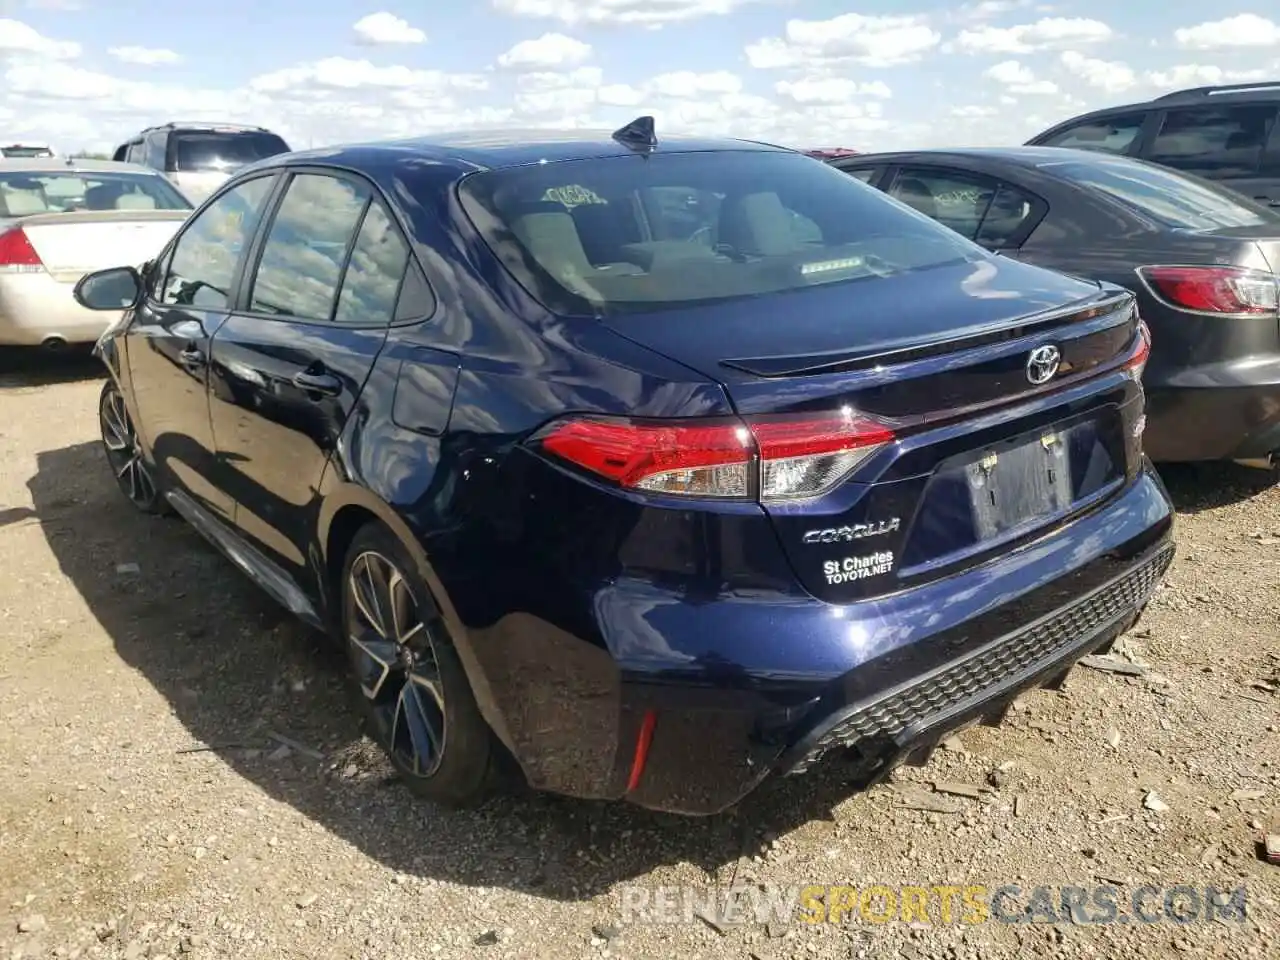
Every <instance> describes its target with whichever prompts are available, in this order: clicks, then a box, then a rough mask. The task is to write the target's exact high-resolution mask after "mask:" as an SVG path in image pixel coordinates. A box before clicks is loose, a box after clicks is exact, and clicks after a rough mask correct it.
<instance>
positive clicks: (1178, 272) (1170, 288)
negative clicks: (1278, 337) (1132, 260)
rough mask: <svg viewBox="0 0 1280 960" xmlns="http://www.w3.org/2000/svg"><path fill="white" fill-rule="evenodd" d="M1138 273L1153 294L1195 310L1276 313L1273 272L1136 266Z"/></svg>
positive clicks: (1277, 287) (1277, 285) (1279, 303)
mask: <svg viewBox="0 0 1280 960" xmlns="http://www.w3.org/2000/svg"><path fill="white" fill-rule="evenodd" d="M1138 276H1140V277H1141V278H1142V280H1143V282H1144V283H1145V284H1146V285H1147V288H1148V289H1149V290H1150V291H1151V292H1152V294H1153V295H1154V296H1156V297H1157V298H1159V299H1161V300H1163V301H1165V302H1166V303H1168V304H1169V305H1170V306H1173V307H1178V308H1180V309H1183V310H1194V311H1196V312H1197V313H1220V314H1230V315H1232V316H1270V317H1274V316H1276V314H1277V312H1280V281H1277V278H1276V276H1275V275H1274V274H1271V273H1267V272H1265V271H1262V270H1250V269H1247V268H1245V267H1184V266H1150V267H1139V268H1138Z"/></svg>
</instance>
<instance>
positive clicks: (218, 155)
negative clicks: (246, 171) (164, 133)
mask: <svg viewBox="0 0 1280 960" xmlns="http://www.w3.org/2000/svg"><path fill="white" fill-rule="evenodd" d="M170 150H171V151H172V153H173V161H174V162H173V169H174V170H176V171H179V172H182V171H195V170H223V169H230V168H234V167H241V166H244V165H245V164H249V163H253V162H254V161H256V160H263V159H265V158H266V157H274V156H275V155H276V154H278V153H288V152H289V147H288V146H287V145H286V144H285V142H284V140H283V139H281V138H280V137H278V136H276V135H275V134H274V133H256V132H246V133H221V132H211V133H177V134H174V135H173V138H172V142H171V145H170Z"/></svg>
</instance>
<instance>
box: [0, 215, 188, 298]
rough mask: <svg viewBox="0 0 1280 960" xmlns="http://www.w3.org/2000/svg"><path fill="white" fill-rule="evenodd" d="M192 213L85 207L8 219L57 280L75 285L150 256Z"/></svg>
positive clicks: (136, 263) (166, 241) (139, 261)
mask: <svg viewBox="0 0 1280 960" xmlns="http://www.w3.org/2000/svg"><path fill="white" fill-rule="evenodd" d="M188 216H190V211H188V210H99V211H90V210H83V211H76V212H73V213H41V214H35V215H33V216H29V217H21V218H17V219H14V220H9V221H5V223H6V225H9V226H21V227H22V230H23V232H24V233H25V234H26V235H27V239H28V240H29V241H30V242H31V246H32V247H33V248H34V249H35V251H36V253H37V254H38V255H39V257H40V260H41V261H42V262H43V263H44V266H45V269H46V270H47V271H48V272H49V273H50V275H52V276H53V278H54V279H55V280H58V281H60V282H62V283H75V282H76V281H78V280H79V279H80V278H81V277H83V276H84V275H85V274H86V273H90V272H92V271H94V270H100V269H102V268H104V267H118V266H124V265H133V266H138V265H139V264H142V263H144V262H145V261H147V260H150V259H152V258H153V257H155V255H156V254H158V253H159V252H160V250H161V248H162V247H164V245H165V244H166V243H168V241H169V238H170V237H172V236H173V234H174V233H175V232H176V231H177V229H178V227H179V226H181V225H182V223H183V221H185V220H186V219H187V217H188Z"/></svg>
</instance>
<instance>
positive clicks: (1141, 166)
mask: <svg viewBox="0 0 1280 960" xmlns="http://www.w3.org/2000/svg"><path fill="white" fill-rule="evenodd" d="M1040 166H1041V168H1042V169H1044V170H1046V171H1048V172H1049V173H1053V174H1056V175H1058V176H1060V177H1062V178H1063V179H1065V180H1068V181H1070V182H1072V183H1075V184H1079V185H1081V186H1084V187H1087V188H1090V189H1094V190H1097V191H1099V192H1101V193H1104V194H1106V195H1108V196H1110V197H1112V198H1113V199H1115V200H1118V201H1120V202H1121V203H1123V204H1125V205H1126V206H1129V207H1131V208H1133V209H1134V210H1137V211H1139V212H1140V213H1144V214H1146V215H1147V216H1149V217H1151V218H1152V219H1153V220H1155V221H1157V222H1159V223H1163V224H1166V225H1168V226H1171V227H1178V228H1182V229H1186V230H1214V229H1217V228H1219V227H1253V226H1258V225H1260V224H1264V223H1272V224H1275V225H1276V226H1277V227H1278V228H1280V217H1278V216H1276V215H1275V214H1273V213H1271V212H1270V211H1268V210H1267V209H1266V208H1264V207H1261V206H1257V205H1255V204H1253V203H1251V202H1249V201H1247V200H1245V199H1244V198H1243V197H1242V196H1240V195H1238V194H1236V193H1235V192H1234V191H1231V190H1228V189H1226V188H1225V187H1218V186H1216V185H1214V184H1209V183H1204V182H1202V181H1197V180H1195V179H1192V178H1190V177H1184V176H1182V175H1181V174H1179V173H1178V172H1177V171H1176V170H1165V169H1163V168H1161V167H1158V166H1154V165H1152V164H1149V163H1144V162H1141V161H1134V160H1102V159H1100V158H1099V159H1098V160H1097V161H1096V162H1093V163H1082V162H1080V161H1076V160H1065V161H1059V160H1055V161H1050V162H1047V163H1042V164H1040Z"/></svg>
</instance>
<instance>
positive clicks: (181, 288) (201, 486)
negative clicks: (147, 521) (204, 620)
mask: <svg viewBox="0 0 1280 960" xmlns="http://www.w3.org/2000/svg"><path fill="white" fill-rule="evenodd" d="M275 181H276V177H275V176H274V175H272V174H266V175H263V176H258V177H254V178H253V179H250V180H244V181H241V182H239V183H238V184H236V185H234V186H232V187H230V188H229V189H228V190H226V191H225V192H224V193H223V194H222V195H221V196H219V197H218V198H217V199H216V200H215V201H214V202H213V203H212V204H210V205H209V206H208V207H206V208H205V209H204V210H202V211H201V212H200V213H199V214H197V215H196V216H195V217H193V218H192V219H190V220H188V221H187V223H186V224H184V225H183V227H182V229H181V231H179V232H178V233H177V234H176V235H175V237H174V239H173V240H172V241H171V242H170V244H169V246H168V247H167V248H166V251H165V252H164V253H163V254H162V255H161V256H160V257H159V258H157V260H156V262H155V264H154V265H153V266H152V268H151V269H150V271H149V273H148V282H147V288H148V289H147V294H146V296H145V297H144V299H143V302H142V304H141V305H140V306H139V307H138V309H137V310H136V312H135V314H134V318H133V322H132V323H131V324H130V325H129V328H128V332H127V334H126V337H125V340H126V350H125V352H126V362H127V363H128V365H129V376H130V383H131V387H132V395H133V402H134V407H135V421H136V423H137V427H138V431H139V433H140V435H141V436H142V438H143V439H144V441H145V442H146V444H147V447H148V449H149V450H150V451H151V455H152V457H153V458H154V460H155V466H156V470H157V478H158V480H159V481H160V484H161V488H162V489H170V490H178V491H181V492H183V493H186V494H187V495H188V496H190V497H191V498H193V499H194V500H195V501H196V503H197V505H199V506H202V507H204V508H205V509H206V510H208V511H211V512H212V513H213V514H215V515H216V516H218V517H219V518H221V519H223V520H225V521H227V522H230V521H231V517H232V512H233V511H232V501H231V499H230V497H229V496H228V494H227V493H226V491H225V490H224V489H222V482H221V480H220V478H219V476H218V465H217V460H216V457H215V452H216V451H215V447H214V441H213V434H212V430H211V428H210V421H209V398H208V380H207V377H208V359H209V344H210V341H211V339H212V337H213V335H214V333H215V332H216V331H217V329H218V327H219V326H220V325H221V324H222V323H223V322H224V321H225V320H226V318H227V315H228V314H229V312H230V310H231V305H232V297H233V294H234V291H235V290H236V287H237V284H238V281H239V278H240V274H241V271H242V269H243V265H244V259H245V253H246V252H247V250H248V248H249V246H250V243H249V241H250V239H251V238H252V237H253V234H254V230H255V229H256V228H257V226H258V222H259V220H260V218H261V216H262V212H263V211H264V210H265V208H266V204H267V199H268V197H269V196H270V194H271V191H272V188H273V186H274V184H275Z"/></svg>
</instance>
